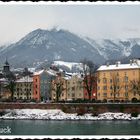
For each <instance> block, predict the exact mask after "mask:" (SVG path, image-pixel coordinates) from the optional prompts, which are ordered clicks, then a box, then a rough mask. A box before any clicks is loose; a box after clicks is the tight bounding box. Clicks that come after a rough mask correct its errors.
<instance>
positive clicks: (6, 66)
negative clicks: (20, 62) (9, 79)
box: [3, 59, 10, 73]
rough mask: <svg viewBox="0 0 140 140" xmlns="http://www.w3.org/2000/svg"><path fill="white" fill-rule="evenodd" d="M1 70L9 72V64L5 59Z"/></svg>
mask: <svg viewBox="0 0 140 140" xmlns="http://www.w3.org/2000/svg"><path fill="white" fill-rule="evenodd" d="M3 72H4V73H9V72H10V65H9V63H8V61H7V59H6V61H5V65H4V66H3Z"/></svg>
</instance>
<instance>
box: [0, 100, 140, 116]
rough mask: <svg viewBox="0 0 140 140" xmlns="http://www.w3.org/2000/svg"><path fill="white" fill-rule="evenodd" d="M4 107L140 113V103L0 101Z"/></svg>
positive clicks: (74, 111)
mask: <svg viewBox="0 0 140 140" xmlns="http://www.w3.org/2000/svg"><path fill="white" fill-rule="evenodd" d="M4 109H61V110H62V111H64V112H66V113H76V112H85V113H97V114H98V113H105V112H123V113H132V112H138V113H140V104H99V103H98V104H94V103H89V104H88V103H86V104H77V103H75V104H74V103H73V104H72V103H70V104H63V103H62V104H57V103H47V104H39V103H38V104H36V103H35V104H29V103H0V110H4Z"/></svg>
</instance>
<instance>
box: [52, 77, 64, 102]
mask: <svg viewBox="0 0 140 140" xmlns="http://www.w3.org/2000/svg"><path fill="white" fill-rule="evenodd" d="M66 86H67V80H65V79H64V78H63V77H61V76H57V77H56V79H54V80H53V81H52V85H51V99H52V100H53V101H66V100H67V90H66Z"/></svg>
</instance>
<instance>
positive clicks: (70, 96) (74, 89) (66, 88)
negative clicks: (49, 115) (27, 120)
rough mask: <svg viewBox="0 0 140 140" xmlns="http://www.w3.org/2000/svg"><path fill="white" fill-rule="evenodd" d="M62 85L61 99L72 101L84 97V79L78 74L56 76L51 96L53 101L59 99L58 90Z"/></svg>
mask: <svg viewBox="0 0 140 140" xmlns="http://www.w3.org/2000/svg"><path fill="white" fill-rule="evenodd" d="M59 86H61V89H60V92H62V93H61V94H60V96H59V101H72V100H77V99H84V92H83V80H82V78H80V77H79V76H77V75H73V76H65V77H61V76H58V77H56V79H55V80H53V82H52V91H51V97H52V100H53V101H56V100H57V99H56V98H57V93H56V92H57V90H58V88H59Z"/></svg>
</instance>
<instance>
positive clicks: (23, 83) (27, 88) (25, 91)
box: [14, 76, 33, 100]
mask: <svg viewBox="0 0 140 140" xmlns="http://www.w3.org/2000/svg"><path fill="white" fill-rule="evenodd" d="M14 99H15V100H31V99H33V77H29V76H26V77H22V78H21V79H18V80H16V85H15V92H14Z"/></svg>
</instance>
